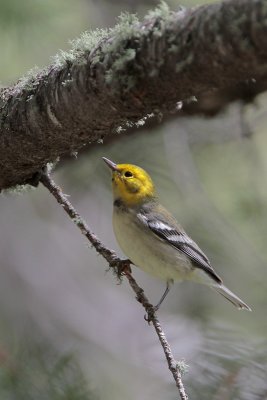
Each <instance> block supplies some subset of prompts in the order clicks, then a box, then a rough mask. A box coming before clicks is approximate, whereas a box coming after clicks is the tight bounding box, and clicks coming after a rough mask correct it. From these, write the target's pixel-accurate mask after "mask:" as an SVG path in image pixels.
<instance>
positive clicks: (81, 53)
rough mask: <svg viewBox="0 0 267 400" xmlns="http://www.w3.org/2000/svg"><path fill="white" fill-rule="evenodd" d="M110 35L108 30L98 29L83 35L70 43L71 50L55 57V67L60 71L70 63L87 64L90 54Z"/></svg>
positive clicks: (61, 51)
mask: <svg viewBox="0 0 267 400" xmlns="http://www.w3.org/2000/svg"><path fill="white" fill-rule="evenodd" d="M108 34H109V30H108V29H96V30H94V31H90V32H88V31H87V32H84V33H82V34H81V36H80V37H79V38H77V39H75V40H71V41H70V44H71V49H70V50H68V51H63V50H60V51H59V53H58V54H56V55H55V56H54V58H53V60H54V66H55V67H56V68H58V69H61V68H63V67H64V66H65V65H66V64H68V63H71V64H72V63H76V64H81V63H85V62H86V56H87V55H88V53H89V52H90V51H91V50H92V49H93V48H94V47H95V46H96V45H97V44H98V43H99V42H100V41H101V40H102V39H104V38H106V37H107V36H108Z"/></svg>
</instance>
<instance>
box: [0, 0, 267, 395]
mask: <svg viewBox="0 0 267 400" xmlns="http://www.w3.org/2000/svg"><path fill="white" fill-rule="evenodd" d="M200 3H201V1H198V4H200ZM203 3H204V1H203ZM156 4H157V2H156V1H154V0H147V1H146V0H128V1H127V0H125V1H123V0H121V1H119V0H118V1H107V0H106V1H104V0H76V1H75V2H74V1H71V0H57V1H52V0H46V1H43V0H42V1H41V0H23V1H19V0H1V1H0V46H1V57H0V79H1V84H2V85H8V84H9V83H11V82H14V81H15V80H16V79H18V78H19V77H21V76H22V75H23V74H24V73H26V72H27V70H28V69H30V68H32V67H34V66H35V65H38V66H40V67H41V66H44V65H46V64H49V63H50V61H51V57H52V56H54V55H55V53H56V52H57V51H58V50H59V49H67V48H68V46H69V45H68V42H69V40H72V39H74V38H75V37H76V36H78V35H79V34H80V33H81V32H83V31H85V30H91V29H94V28H97V27H98V28H100V27H106V26H113V25H114V24H115V23H116V17H117V16H118V15H119V14H120V13H121V12H122V11H129V12H137V13H138V14H139V15H140V16H142V15H144V14H145V13H146V12H147V11H148V10H149V9H151V8H153V7H155V6H156ZM168 4H169V5H170V7H171V8H172V9H174V10H175V9H177V8H178V6H179V5H180V4H183V5H185V6H192V5H195V4H196V1H193V0H192V1H186V0H184V1H181V2H179V3H178V2H176V1H174V0H170V1H168ZM265 110H266V95H261V96H260V97H258V99H257V102H256V104H252V105H247V106H246V108H245V109H243V108H242V106H241V105H240V104H238V103H237V104H232V105H231V106H229V107H228V108H227V109H226V110H225V111H224V112H223V113H221V114H220V115H219V116H217V117H215V118H213V119H204V118H200V117H191V118H179V119H173V120H172V121H169V122H168V121H167V122H164V123H163V124H159V125H157V126H156V127H153V132H152V129H151V128H149V127H147V128H146V127H144V128H142V129H139V130H138V131H137V132H132V133H131V134H130V135H124V134H123V133H122V134H121V137H120V138H119V140H114V141H112V142H110V143H108V144H98V145H95V146H91V147H90V148H88V150H87V151H84V152H83V153H82V154H80V155H79V156H78V158H77V159H76V158H74V157H73V158H70V159H67V160H64V161H62V162H61V163H60V164H59V165H58V167H57V169H56V172H55V179H56V180H57V182H58V183H60V184H61V185H62V187H63V188H64V191H65V193H67V194H69V195H71V201H72V202H73V203H74V205H75V206H76V207H77V209H78V210H79V211H80V212H81V213H82V215H83V216H84V217H85V218H86V219H87V221H88V223H89V225H90V226H91V228H92V229H93V230H94V231H95V232H96V233H97V234H98V235H99V237H100V238H101V239H102V240H103V241H104V243H106V244H107V245H108V246H110V247H111V248H114V249H115V250H116V251H118V253H119V254H120V255H121V251H120V250H119V249H118V247H117V244H116V242H115V239H114V236H113V232H112V226H111V213H112V201H111V190H110V176H109V171H107V168H106V167H105V165H103V162H102V160H101V157H102V156H106V157H109V158H111V159H112V160H114V161H115V162H131V163H136V164H138V165H140V166H143V167H144V168H145V169H147V170H148V171H149V172H150V173H151V175H152V176H153V178H154V180H155V182H156V185H157V188H158V193H159V196H160V197H161V200H162V202H163V203H164V204H165V205H166V206H167V207H168V208H169V209H170V210H171V211H172V212H173V214H174V215H175V216H176V217H177V218H178V219H179V220H180V221H181V222H182V224H183V225H184V227H185V228H186V230H187V231H188V233H189V234H190V235H191V236H192V237H193V238H194V239H195V240H196V241H197V242H198V243H199V244H200V245H201V247H202V248H203V249H204V250H205V252H206V253H207V254H208V255H209V258H210V259H211V261H212V264H213V265H214V266H215V268H216V270H217V271H218V273H219V274H220V275H221V276H222V277H223V278H224V281H225V283H226V284H227V286H229V287H230V288H231V289H232V290H233V291H234V292H236V293H237V294H238V295H239V296H240V297H241V298H242V299H243V300H244V301H245V302H247V303H248V304H249V305H250V306H251V307H252V309H253V312H252V313H246V312H238V311H237V310H236V309H234V308H233V307H232V306H231V305H230V304H229V303H227V302H226V301H224V300H223V299H222V298H221V297H220V296H218V295H216V294H215V293H213V292H212V291H211V290H209V289H207V288H205V287H201V286H196V285H195V284H190V283H184V284H176V285H175V287H174V288H173V290H172V291H171V293H170V295H169V296H168V298H167V300H166V301H165V303H164V304H163V306H162V309H161V310H160V312H159V316H160V320H161V322H162V324H163V327H164V329H165V331H166V334H167V336H168V338H169V341H170V344H171V346H172V348H173V351H174V354H175V357H176V358H177V359H181V358H184V359H185V360H186V363H187V364H189V365H190V369H189V373H187V374H186V375H185V377H184V380H185V383H186V386H187V388H188V391H189V394H190V395H191V396H192V397H191V398H195V399H196V398H197V399H199V400H201V399H203V400H204V399H214V400H225V399H242V400H243V399H244V400H254V399H255V400H256V399H266V398H267V379H266V375H267V347H266V344H267V340H266V334H267V320H266V317H264V315H266V314H265V312H266V307H267V290H266V289H267V283H266V265H267V246H266V238H267V207H266V200H267V188H266V180H267V159H266V150H267V139H266V112H265ZM247 132H250V136H249V137H246V133H247ZM0 200H1V202H0V207H1V212H0V221H1V222H0V223H1V231H0V251H1V279H0V304H1V306H0V312H1V319H0V397H1V399H3V400H9V399H12V400H13V399H14V400H22V399H27V400H28V399H37V398H38V399H51V400H54V399H59V400H66V399H71V400H75V399H79V400H83V399H102V398H103V399H104V398H107V396H108V398H109V399H116V400H120V399H124V400H128V399H129V400H131V399H137V398H138V399H139V400H143V399H144V400H145V399H151V398H153V399H162V398H163V396H164V398H165V399H174V398H176V390H175V387H174V384H173V383H172V381H171V376H170V374H169V371H168V370H167V367H166V364H165V361H164V357H163V353H162V350H161V348H159V346H158V341H157V338H156V336H155V334H154V332H153V330H152V329H151V328H150V327H149V326H148V325H147V324H146V323H145V322H144V320H143V314H144V312H143V310H142V309H141V307H140V306H139V305H138V303H137V302H136V301H135V300H134V298H133V294H132V292H131V290H130V289H129V288H128V286H127V284H123V285H119V286H118V285H116V282H115V281H114V278H113V276H112V274H111V273H105V269H106V264H105V262H104V261H103V260H102V259H101V258H100V257H97V256H96V253H95V251H94V250H93V249H91V248H88V245H87V243H86V242H85V240H84V239H83V238H82V237H81V235H80V233H79V232H78V231H77V228H76V227H75V226H73V224H72V223H71V222H70V221H69V220H68V218H67V217H66V216H65V215H64V213H63V211H62V210H61V209H60V208H59V207H58V205H57V204H56V202H55V201H54V200H53V199H52V198H51V196H50V194H49V193H47V192H46V190H45V189H44V188H42V187H39V188H38V189H37V190H30V191H29V192H26V193H24V194H23V195H20V196H18V195H11V194H5V195H2V196H1V198H0ZM134 275H135V277H136V278H137V280H138V282H139V283H140V284H141V286H143V287H144V289H145V292H146V293H147V295H148V296H149V298H150V299H151V301H152V302H154V303H155V302H156V301H157V300H158V299H159V297H160V295H161V293H162V291H163V288H164V284H163V283H161V282H158V281H157V280H155V279H153V278H151V277H150V276H147V275H145V274H144V273H143V272H142V271H139V270H137V269H134ZM69 354H71V356H68V355H69ZM89 387H90V390H89Z"/></svg>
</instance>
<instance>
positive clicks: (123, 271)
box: [111, 259, 132, 282]
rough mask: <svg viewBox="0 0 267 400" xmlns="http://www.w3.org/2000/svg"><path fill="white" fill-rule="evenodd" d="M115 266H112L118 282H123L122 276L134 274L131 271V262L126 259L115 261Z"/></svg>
mask: <svg viewBox="0 0 267 400" xmlns="http://www.w3.org/2000/svg"><path fill="white" fill-rule="evenodd" d="M113 264H114V265H111V266H112V267H114V271H115V274H116V276H117V278H118V280H119V281H120V282H121V279H122V276H123V275H127V274H130V273H131V272H132V270H131V260H129V259H126V260H120V259H119V260H115V261H114V263H113Z"/></svg>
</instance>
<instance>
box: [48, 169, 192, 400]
mask: <svg viewBox="0 0 267 400" xmlns="http://www.w3.org/2000/svg"><path fill="white" fill-rule="evenodd" d="M40 182H42V184H43V185H44V186H45V187H46V188H47V189H48V190H49V192H50V193H51V194H52V195H53V196H54V197H55V199H56V200H57V202H58V203H59V204H60V205H61V206H62V207H63V208H64V210H65V211H66V213H67V214H68V215H69V217H70V218H71V219H72V221H73V222H74V223H75V224H76V225H77V227H78V228H79V229H80V231H81V233H82V234H83V235H84V236H86V238H87V239H88V240H89V242H90V243H91V244H92V246H93V247H94V248H95V249H96V251H97V252H98V253H99V254H101V255H102V256H103V257H104V258H105V260H106V261H107V262H108V264H109V266H110V267H111V268H114V269H115V270H116V273H118V272H119V271H121V269H122V267H123V270H124V275H125V276H126V278H127V279H128V282H129V284H130V286H131V288H132V289H133V291H134V292H135V294H136V299H137V300H138V301H139V302H140V303H141V304H142V306H143V307H144V309H145V310H146V312H147V315H148V317H147V318H148V321H149V322H152V324H153V326H154V328H155V331H156V333H157V335H158V338H159V341H160V343H161V346H162V348H163V351H164V354H165V357H166V360H167V363H168V367H169V370H170V371H171V373H172V375H173V378H174V381H175V383H176V386H177V389H178V391H179V395H180V399H181V400H188V396H187V394H186V392H185V388H184V385H183V382H182V375H181V372H180V370H179V367H178V363H177V361H175V359H174V357H173V355H172V351H171V348H170V345H169V343H168V341H167V339H166V336H165V333H164V332H163V329H162V327H161V324H160V322H159V320H158V318H157V315H156V313H155V311H154V307H153V305H152V304H151V303H150V302H149V301H148V299H147V297H146V296H145V294H144V291H143V289H142V288H141V287H140V286H139V285H138V284H137V282H136V280H135V279H134V278H133V276H132V274H131V272H130V271H131V270H130V268H129V265H130V262H129V261H127V260H126V261H125V260H122V259H120V258H119V257H118V256H117V255H116V253H115V252H114V251H112V250H110V249H108V248H107V247H106V246H104V245H103V244H102V243H101V241H100V240H99V239H98V238H97V236H96V235H95V234H94V233H93V232H92V231H91V230H90V229H89V227H88V225H87V224H86V222H85V221H84V220H83V219H82V217H81V216H80V214H79V213H78V212H77V211H76V210H75V208H74V207H73V206H72V204H71V203H70V201H69V200H68V199H67V198H66V196H65V195H64V194H63V192H62V190H61V189H60V187H59V186H57V185H56V183H55V182H54V181H53V179H52V178H51V176H50V174H49V172H48V171H47V170H46V171H45V172H43V173H42V176H41V178H40Z"/></svg>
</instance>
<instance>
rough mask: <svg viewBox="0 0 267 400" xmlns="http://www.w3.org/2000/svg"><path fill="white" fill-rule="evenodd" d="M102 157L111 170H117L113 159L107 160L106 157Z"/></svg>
mask: <svg viewBox="0 0 267 400" xmlns="http://www.w3.org/2000/svg"><path fill="white" fill-rule="evenodd" d="M102 159H103V160H104V161H105V163H106V164H107V166H108V167H109V168H110V169H111V170H112V171H118V167H117V164H115V163H114V162H113V161H111V160H109V159H108V158H106V157H102Z"/></svg>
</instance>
